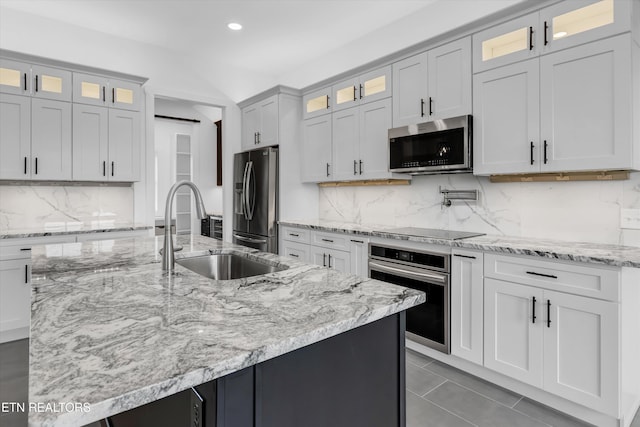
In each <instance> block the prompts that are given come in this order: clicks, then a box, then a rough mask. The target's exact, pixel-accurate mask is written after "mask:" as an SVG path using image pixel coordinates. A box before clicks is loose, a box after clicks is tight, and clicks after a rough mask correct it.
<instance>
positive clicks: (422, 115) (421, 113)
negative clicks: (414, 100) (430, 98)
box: [420, 98, 424, 117]
mask: <svg viewBox="0 0 640 427" xmlns="http://www.w3.org/2000/svg"><path fill="white" fill-rule="evenodd" d="M420 117H424V98H420Z"/></svg>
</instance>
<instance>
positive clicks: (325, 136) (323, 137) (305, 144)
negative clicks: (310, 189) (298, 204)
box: [301, 114, 332, 182]
mask: <svg viewBox="0 0 640 427" xmlns="http://www.w3.org/2000/svg"><path fill="white" fill-rule="evenodd" d="M331 127H332V122H331V115H329V114H325V115H323V116H320V117H315V118H312V119H307V120H303V121H302V151H301V155H302V167H301V174H302V182H322V181H330V180H331V173H332V165H331V162H332V155H331Z"/></svg>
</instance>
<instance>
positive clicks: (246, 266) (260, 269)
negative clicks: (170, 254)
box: [176, 253, 288, 280]
mask: <svg viewBox="0 0 640 427" xmlns="http://www.w3.org/2000/svg"><path fill="white" fill-rule="evenodd" d="M176 264H180V265H181V266H183V267H184V268H187V269H189V270H191V271H193V272H194V273H198V274H200V275H201V276H205V277H208V278H210V279H215V280H232V279H242V278H244V277H251V276H259V275H262V274H268V273H275V272H277V271H282V270H286V269H287V268H288V267H284V266H277V265H273V264H272V263H270V262H268V261H260V260H256V259H249V258H247V257H244V256H240V255H236V254H233V253H220V254H213V255H204V256H195V257H189V258H181V259H176Z"/></svg>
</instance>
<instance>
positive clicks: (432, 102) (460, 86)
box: [393, 37, 471, 127]
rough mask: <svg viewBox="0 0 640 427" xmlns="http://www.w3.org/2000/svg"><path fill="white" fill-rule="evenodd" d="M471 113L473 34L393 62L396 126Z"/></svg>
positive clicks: (394, 123) (394, 121)
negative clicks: (470, 36) (471, 36)
mask: <svg viewBox="0 0 640 427" xmlns="http://www.w3.org/2000/svg"><path fill="white" fill-rule="evenodd" d="M470 113H471V39H470V38H469V37H466V38H463V39H460V40H457V41H454V42H451V43H448V44H446V45H444V46H440V47H437V48H435V49H432V50H429V51H427V52H423V53H421V54H418V55H415V56H412V57H409V58H406V59H403V60H401V61H398V62H396V63H394V64H393V127H398V126H405V125H410V124H416V123H422V122H428V121H431V120H438V119H443V118H449V117H456V116H461V115H465V114H470Z"/></svg>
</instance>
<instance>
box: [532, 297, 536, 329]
mask: <svg viewBox="0 0 640 427" xmlns="http://www.w3.org/2000/svg"><path fill="white" fill-rule="evenodd" d="M531 323H536V297H533V302H532V303H531Z"/></svg>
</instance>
